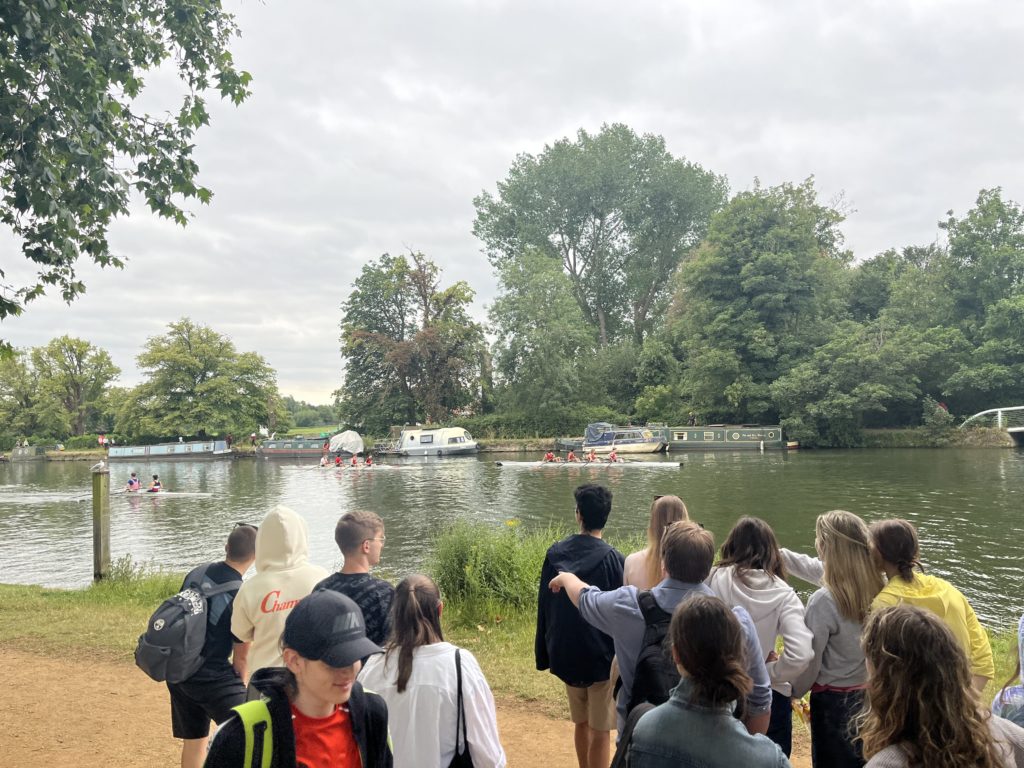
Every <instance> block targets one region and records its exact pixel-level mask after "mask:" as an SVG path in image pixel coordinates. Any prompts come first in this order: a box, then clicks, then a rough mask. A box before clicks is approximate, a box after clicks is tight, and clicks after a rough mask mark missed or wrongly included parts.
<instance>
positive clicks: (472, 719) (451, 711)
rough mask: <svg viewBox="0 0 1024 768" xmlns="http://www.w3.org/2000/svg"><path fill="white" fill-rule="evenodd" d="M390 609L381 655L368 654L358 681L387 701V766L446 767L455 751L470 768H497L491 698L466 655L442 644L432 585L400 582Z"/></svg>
mask: <svg viewBox="0 0 1024 768" xmlns="http://www.w3.org/2000/svg"><path fill="white" fill-rule="evenodd" d="M392 605H393V609H392V615H393V617H394V633H393V634H392V635H391V640H390V642H389V643H388V645H387V646H386V655H383V656H382V655H379V654H378V655H376V656H371V657H370V659H369V660H368V661H367V662H366V667H365V668H364V669H363V671H362V673H360V675H359V681H360V682H361V683H362V684H363V685H364V686H365V687H366V688H367V689H369V690H371V691H376V692H377V693H379V694H380V695H381V696H383V697H384V701H386V702H387V705H388V721H389V725H390V730H391V737H392V740H393V742H394V751H395V768H448V766H449V765H450V764H451V762H452V759H453V758H454V757H455V754H456V749H458V750H459V751H460V752H461V753H465V752H466V750H467V749H468V751H469V757H470V758H471V759H472V761H473V766H474V768H502V766H504V765H505V751H504V750H503V749H502V747H501V741H500V740H499V739H498V722H497V717H496V714H495V710H494V697H493V696H492V695H491V689H490V687H489V686H488V685H487V680H486V679H485V678H484V674H483V672H481V671H480V665H479V664H477V661H476V658H475V657H474V656H473V654H472V653H470V652H469V651H467V650H465V649H464V648H457V647H456V646H454V645H452V644H451V643H446V642H445V641H444V636H443V634H442V632H441V611H442V610H443V608H444V605H443V603H442V602H441V593H440V591H439V590H438V588H437V585H436V584H435V583H434V582H433V581H431V580H430V579H429V578H428V577H426V576H421V575H414V576H407V577H406V578H404V579H402V581H400V582H399V584H398V588H397V590H396V592H395V600H394V603H393V604H392ZM460 677H461V686H462V690H461V695H460V691H459V686H460V682H459V680H460ZM460 699H461V702H460ZM460 703H461V706H462V715H461V723H462V727H461V728H460V727H459V726H458V722H459V720H460V717H459V706H460ZM456 742H457V746H456Z"/></svg>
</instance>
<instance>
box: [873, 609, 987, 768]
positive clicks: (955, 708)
mask: <svg viewBox="0 0 1024 768" xmlns="http://www.w3.org/2000/svg"><path fill="white" fill-rule="evenodd" d="M862 643H863V646H864V656H865V658H866V659H867V661H868V669H869V671H870V675H869V678H868V687H867V691H866V694H865V706H864V710H863V711H862V713H861V714H860V716H859V718H858V721H857V726H858V730H859V736H860V738H861V739H862V740H863V742H864V757H865V759H868V760H870V759H871V758H872V757H873V756H874V755H876V754H878V753H879V752H881V751H882V750H883V749H885V748H886V747H889V746H892V745H893V744H898V745H900V747H901V748H902V749H903V751H904V752H905V753H906V757H907V765H910V766H928V768H962V766H971V768H1000V766H1001V765H1002V760H1001V759H1000V754H999V751H998V749H997V747H996V743H995V739H994V738H993V736H992V733H991V731H990V730H989V722H988V721H989V717H990V715H989V713H988V712H986V711H983V710H982V708H981V706H980V705H979V701H978V694H977V692H976V691H975V690H974V688H973V686H972V685H971V670H970V668H969V667H968V664H967V656H966V655H965V654H964V652H963V649H962V648H961V647H960V644H959V643H958V642H957V640H956V638H955V637H954V636H953V633H952V632H951V631H950V630H949V628H948V627H947V626H946V625H945V623H944V622H943V621H942V620H941V619H939V618H938V617H936V616H935V615H934V614H932V613H930V612H928V611H926V610H924V609H922V608H917V607H916V606H912V605H906V604H901V605H894V606H891V607H888V608H882V609H880V610H878V611H876V612H874V613H873V614H871V617H870V618H869V619H868V623H867V625H866V626H865V628H864V638H863V640H862Z"/></svg>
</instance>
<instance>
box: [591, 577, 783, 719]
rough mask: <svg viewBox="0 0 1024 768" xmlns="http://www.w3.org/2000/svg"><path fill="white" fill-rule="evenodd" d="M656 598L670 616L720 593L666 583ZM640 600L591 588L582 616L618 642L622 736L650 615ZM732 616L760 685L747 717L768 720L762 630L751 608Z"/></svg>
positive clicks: (628, 591) (633, 592)
mask: <svg viewBox="0 0 1024 768" xmlns="http://www.w3.org/2000/svg"><path fill="white" fill-rule="evenodd" d="M651 594H653V595H654V602H656V603H657V604H658V607H659V608H661V609H662V610H663V611H665V612H667V613H672V611H674V610H675V607H676V606H677V605H679V604H680V603H681V602H683V600H685V599H686V598H687V597H689V596H690V595H709V596H711V597H714V592H712V591H711V590H710V589H709V588H708V586H707V585H706V584H687V583H686V582H683V581H677V580H675V579H664V580H663V581H661V582H660V583H659V584H657V585H656V586H655V587H653V588H652V589H651ZM636 596H637V588H636V587H633V586H626V587H619V588H618V589H614V590H611V591H609V592H602V591H601V590H600V589H598V588H597V587H587V588H586V589H584V590H583V591H581V592H580V605H579V609H580V616H582V617H583V620H584V621H586V622H587V623H588V624H590V625H592V626H594V627H596V628H597V629H599V630H601V631H602V632H605V633H606V634H608V635H610V636H611V638H612V640H613V641H614V642H615V655H616V656H617V657H618V659H619V675H621V677H622V687H621V688H620V689H619V698H618V700H617V701H616V702H615V711H616V715H617V719H618V731H619V733H622V728H623V726H624V725H625V724H626V717H627V716H628V715H629V713H628V712H627V711H626V710H627V708H628V707H629V698H630V695H631V694H632V692H633V673H634V672H635V671H636V662H637V658H638V657H639V656H640V651H641V650H643V643H644V629H645V624H644V615H643V613H642V612H641V611H640V604H639V603H638V602H637V597H636ZM732 612H733V613H734V614H736V618H737V619H739V621H740V626H741V627H742V628H743V635H744V637H745V638H746V647H745V651H746V657H747V674H748V675H750V679H751V680H753V681H754V689H753V690H752V691H751V692H750V694H749V695H748V696H747V709H746V712H747V716H748V717H751V716H756V715H762V714H764V713H765V712H768V711H769V710H770V709H771V706H772V690H771V684H770V683H769V681H768V670H767V669H766V668H765V666H764V654H763V653H761V643H760V642H758V639H757V630H756V629H755V628H754V622H753V620H752V619H751V618H750V614H749V613H747V611H746V609H744V608H740V607H739V606H736V607H734V608H733V609H732Z"/></svg>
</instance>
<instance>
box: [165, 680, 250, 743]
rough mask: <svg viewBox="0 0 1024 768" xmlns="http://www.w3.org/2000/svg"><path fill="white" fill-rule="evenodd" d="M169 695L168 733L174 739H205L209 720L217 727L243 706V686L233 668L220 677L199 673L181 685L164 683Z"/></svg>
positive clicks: (208, 729)
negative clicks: (169, 720) (169, 715)
mask: <svg viewBox="0 0 1024 768" xmlns="http://www.w3.org/2000/svg"><path fill="white" fill-rule="evenodd" d="M167 690H169V691H170V692H171V732H172V733H173V734H174V738H176V739H205V738H206V737H207V736H209V735H210V721H211V720H213V721H214V722H215V723H217V724H218V725H219V724H220V723H223V722H224V721H225V720H227V719H228V718H229V717H231V715H232V714H233V713H232V711H231V708H232V707H237V706H238V705H239V704H243V703H245V685H243V684H242V679H241V678H240V677H239V676H238V675H236V674H235V671H234V670H233V669H228V670H226V671H225V672H224V673H222V674H220V675H214V676H207V675H205V674H202V673H200V674H199V675H196V676H195V677H193V678H191V679H189V680H186V681H185V682H183V683H168V684H167Z"/></svg>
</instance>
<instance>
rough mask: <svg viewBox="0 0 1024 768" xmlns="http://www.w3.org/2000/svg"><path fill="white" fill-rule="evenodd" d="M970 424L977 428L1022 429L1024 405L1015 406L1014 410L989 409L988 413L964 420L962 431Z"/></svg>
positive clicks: (984, 412) (1023, 425)
mask: <svg viewBox="0 0 1024 768" xmlns="http://www.w3.org/2000/svg"><path fill="white" fill-rule="evenodd" d="M968 424H971V425H972V426H975V427H997V428H999V429H1022V428H1024V405H1015V406H1013V407H1012V408H989V409H988V410H987V411H982V412H981V413H976V414H974V415H973V416H971V417H969V418H967V419H964V423H963V424H961V425H960V429H963V428H964V427H966V426H967V425H968Z"/></svg>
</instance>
